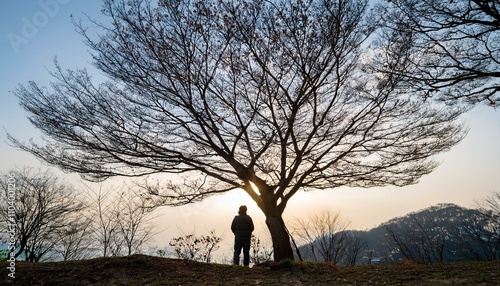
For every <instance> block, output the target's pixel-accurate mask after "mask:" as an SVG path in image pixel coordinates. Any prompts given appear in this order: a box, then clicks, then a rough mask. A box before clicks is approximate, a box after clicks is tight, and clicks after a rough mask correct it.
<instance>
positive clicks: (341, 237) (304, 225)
mask: <svg viewBox="0 0 500 286" xmlns="http://www.w3.org/2000/svg"><path fill="white" fill-rule="evenodd" d="M348 226H349V222H348V221H346V220H345V219H343V218H342V217H341V216H340V213H339V212H337V213H332V212H331V211H328V210H324V211H322V212H320V213H314V214H312V215H311V216H310V217H309V218H308V219H307V220H305V219H301V218H297V219H296V221H295V226H294V233H295V234H296V235H297V236H298V237H300V238H301V239H302V242H303V243H305V245H307V246H308V247H309V248H310V251H309V253H310V256H312V258H313V260H314V261H324V262H333V263H336V264H337V263H339V262H340V261H341V260H342V259H345V257H346V255H347V250H348V247H347V246H348V242H349V241H348V238H349V237H348V232H346V230H347V227H348Z"/></svg>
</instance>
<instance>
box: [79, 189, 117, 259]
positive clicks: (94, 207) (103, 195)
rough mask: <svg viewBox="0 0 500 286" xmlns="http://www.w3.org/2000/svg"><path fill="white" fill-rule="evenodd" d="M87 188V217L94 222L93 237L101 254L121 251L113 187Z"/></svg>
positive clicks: (105, 254)
mask: <svg viewBox="0 0 500 286" xmlns="http://www.w3.org/2000/svg"><path fill="white" fill-rule="evenodd" d="M87 189H88V193H87V194H88V198H89V200H90V204H89V212H88V214H87V215H88V217H89V218H90V219H92V221H93V222H94V225H93V230H94V237H95V238H96V241H97V243H98V245H99V247H100V248H101V249H102V256H103V257H107V256H109V255H113V254H117V253H119V252H120V251H121V244H120V243H119V241H118V240H119V239H117V238H116V236H117V235H118V217H117V215H116V213H117V209H116V208H117V204H115V203H114V201H113V198H112V195H113V192H114V189H111V188H110V189H103V187H102V186H100V187H99V189H98V190H94V189H92V188H90V187H87Z"/></svg>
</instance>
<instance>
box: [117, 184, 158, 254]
mask: <svg viewBox="0 0 500 286" xmlns="http://www.w3.org/2000/svg"><path fill="white" fill-rule="evenodd" d="M115 200H116V202H117V204H118V206H119V207H118V208H115V210H116V211H117V213H116V217H117V220H118V227H119V231H120V237H122V238H123V240H124V242H125V246H126V250H127V255H132V254H133V253H136V252H140V250H141V247H142V246H143V245H144V244H145V243H147V242H149V241H150V240H151V239H152V238H153V236H154V235H155V234H156V232H155V229H156V227H155V225H154V224H152V220H153V219H155V218H156V216H154V215H153V211H155V210H156V208H155V207H151V206H150V204H149V200H148V198H147V197H145V196H140V195H138V194H137V193H136V192H134V191H133V190H132V189H128V190H126V192H123V193H122V194H121V195H119V197H118V198H115Z"/></svg>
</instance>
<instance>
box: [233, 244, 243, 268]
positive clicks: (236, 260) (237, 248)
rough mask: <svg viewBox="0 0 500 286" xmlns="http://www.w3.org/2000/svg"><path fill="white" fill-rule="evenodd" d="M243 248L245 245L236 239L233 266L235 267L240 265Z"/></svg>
mask: <svg viewBox="0 0 500 286" xmlns="http://www.w3.org/2000/svg"><path fill="white" fill-rule="evenodd" d="M241 248H243V244H242V243H241V240H238V239H235V240H234V256H233V264H234V265H239V264H240V253H241Z"/></svg>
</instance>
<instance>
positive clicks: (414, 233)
mask: <svg viewBox="0 0 500 286" xmlns="http://www.w3.org/2000/svg"><path fill="white" fill-rule="evenodd" d="M335 236H336V239H330V238H331V237H330V236H327V237H326V238H325V237H323V238H318V239H316V241H315V242H314V243H313V244H306V245H302V246H301V247H299V250H300V252H301V254H302V256H303V258H304V260H317V261H328V260H325V259H323V256H322V255H321V253H320V252H321V251H319V249H320V248H321V247H322V246H323V248H324V245H325V241H326V240H327V239H330V241H332V242H335V241H339V238H340V237H342V236H343V237H362V244H363V245H362V248H361V249H360V250H359V251H358V253H356V259H355V263H352V261H353V258H352V253H348V251H347V252H346V253H344V254H343V255H344V257H342V258H339V257H337V259H336V261H334V262H335V263H337V264H341V265H352V264H393V263H398V262H400V261H403V260H405V259H407V260H412V261H414V262H418V263H434V262H455V261H470V260H499V259H500V242H499V233H498V229H495V228H494V227H492V225H491V221H489V220H488V217H487V216H485V215H484V213H482V212H480V211H479V210H476V209H467V208H464V207H461V206H458V205H456V204H438V205H434V206H431V207H429V208H426V209H423V210H419V211H416V212H411V213H408V214H406V215H404V216H401V217H396V218H393V219H390V220H388V221H387V222H384V223H382V224H380V225H379V226H378V227H375V228H372V229H370V230H368V231H353V230H346V231H343V232H342V233H336V234H335ZM351 244H352V243H351ZM329 247H331V248H332V249H335V250H336V251H341V250H340V248H349V247H350V249H355V247H353V246H352V245H351V246H349V242H343V245H331V246H329ZM312 252H315V253H314V254H313V253H312ZM344 252H345V251H344ZM350 256H351V257H350Z"/></svg>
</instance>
